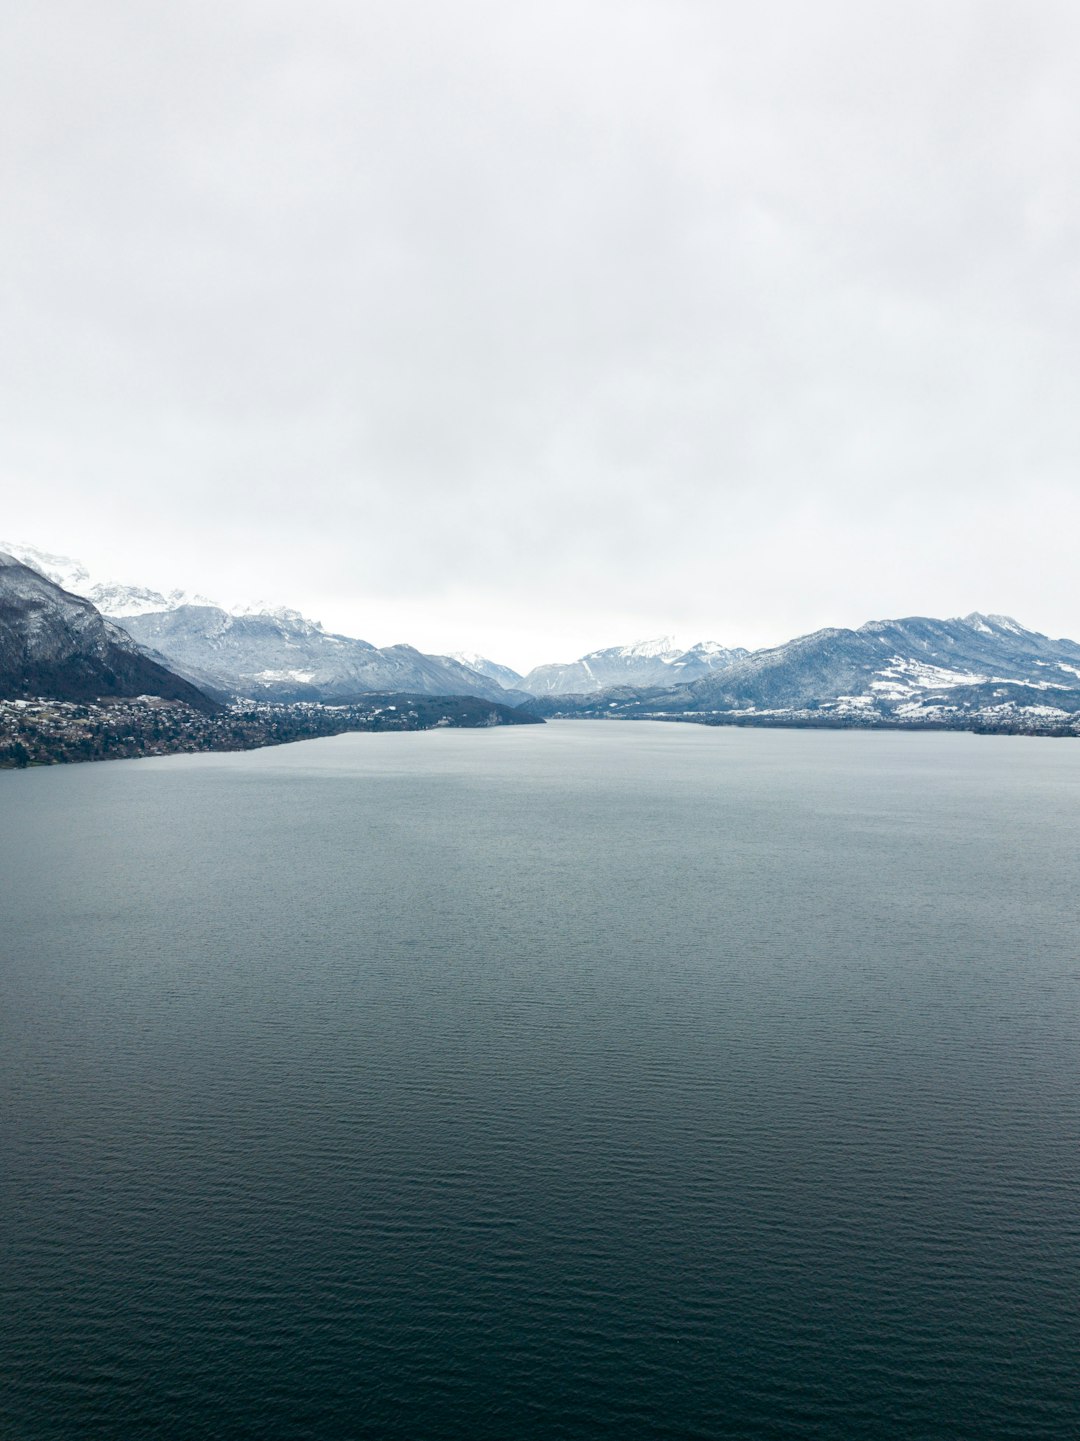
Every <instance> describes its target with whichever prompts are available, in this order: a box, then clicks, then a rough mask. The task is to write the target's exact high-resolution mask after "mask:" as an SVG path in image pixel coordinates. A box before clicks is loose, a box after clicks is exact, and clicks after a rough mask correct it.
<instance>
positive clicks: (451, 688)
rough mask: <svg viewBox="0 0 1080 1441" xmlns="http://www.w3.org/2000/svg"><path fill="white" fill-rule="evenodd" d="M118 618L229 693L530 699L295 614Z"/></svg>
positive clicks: (183, 609) (194, 608)
mask: <svg viewBox="0 0 1080 1441" xmlns="http://www.w3.org/2000/svg"><path fill="white" fill-rule="evenodd" d="M117 619H118V623H119V624H121V625H122V626H123V627H124V629H125V630H126V631H127V632H128V634H129V635H131V636H132V637H133V638H134V639H135V640H137V641H138V642H139V644H140V645H142V646H144V647H145V648H147V649H148V650H152V651H153V652H154V653H155V654H157V655H159V656H161V657H163V658H164V660H165V661H166V662H167V663H168V664H169V665H170V666H172V667H174V668H175V669H176V670H177V671H178V672H179V673H180V674H181V675H185V676H188V677H189V678H190V679H191V680H192V681H193V682H195V683H196V684H199V685H205V686H209V687H211V688H212V689H214V690H215V691H218V692H221V693H224V694H227V695H235V696H244V697H249V698H252V699H263V700H272V701H301V700H307V701H323V702H326V703H328V704H336V703H343V702H346V701H350V700H355V699H357V698H358V697H360V696H363V695H366V694H369V693H371V692H374V691H402V692H411V693H413V694H416V695H440V696H450V695H471V696H477V697H479V698H480V699H482V700H491V701H501V702H503V703H506V704H511V705H513V704H517V703H520V702H524V701H527V700H529V699H530V698H529V696H527V695H526V694H525V693H524V692H516V693H515V692H513V691H511V692H508V691H506V690H505V689H504V688H503V687H502V686H501V685H500V684H499V683H498V681H496V680H492V679H491V678H490V677H488V676H485V675H481V674H479V672H477V671H475V670H471V669H470V668H469V667H467V666H464V665H462V664H461V663H460V661H457V660H454V659H453V658H452V657H450V656H431V655H424V654H422V652H420V651H418V650H415V649H414V648H413V647H412V646H410V645H392V646H384V647H381V648H380V647H377V646H374V645H371V644H370V643H369V642H368V641H365V640H356V639H354V638H352V637H350V636H344V635H334V634H331V633H330V632H328V631H325V630H324V629H323V628H322V626H321V625H320V624H319V623H318V621H312V620H307V619H306V618H305V617H304V616H302V615H301V614H300V613H299V611H295V610H287V609H278V610H275V611H262V612H258V613H254V614H246V615H234V614H231V613H230V612H229V611H226V610H222V609H221V607H220V606H211V605H180V606H177V607H175V608H174V609H172V610H168V611H161V612H155V613H150V614H144V615H129V616H123V617H118V618H117Z"/></svg>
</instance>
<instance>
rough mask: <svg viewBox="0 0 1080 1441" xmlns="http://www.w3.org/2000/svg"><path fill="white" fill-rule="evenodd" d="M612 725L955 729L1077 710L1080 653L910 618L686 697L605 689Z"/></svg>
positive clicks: (811, 641) (790, 651)
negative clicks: (678, 718)
mask: <svg viewBox="0 0 1080 1441" xmlns="http://www.w3.org/2000/svg"><path fill="white" fill-rule="evenodd" d="M598 706H599V708H601V709H603V710H604V711H605V712H606V713H607V714H610V715H619V714H627V715H630V714H634V715H642V714H685V715H694V716H697V717H709V716H715V717H723V716H733V717H740V718H744V719H745V718H750V717H753V716H759V717H771V718H774V719H782V718H784V717H788V718H796V719H801V720H817V721H819V722H820V721H825V720H832V721H859V720H863V721H866V722H873V721H875V720H878V721H880V720H892V721H896V720H901V721H913V722H926V721H934V720H941V721H951V720H954V719H956V718H957V717H963V716H968V717H970V716H974V715H979V716H983V717H985V718H988V719H989V718H992V717H994V716H995V715H996V716H998V717H1002V718H1008V717H1009V716H1010V715H1014V714H1015V715H1022V714H1025V713H1027V714H1031V715H1052V714H1057V715H1062V716H1064V715H1071V714H1073V713H1074V712H1076V711H1078V710H1080V645H1077V643H1076V642H1075V641H1071V640H1052V639H1050V638H1049V637H1047V636H1044V635H1041V634H1039V633H1038V632H1037V631H1031V630H1028V629H1026V627H1024V626H1022V625H1020V624H1019V623H1018V622H1017V621H1015V620H1013V619H1011V617H1008V616H999V615H983V614H980V613H978V612H973V613H972V614H971V615H968V616H964V617H962V618H956V619H953V620H934V619H931V618H928V617H924V616H909V617H907V618H906V619H903V620H881V621H869V622H867V624H866V625H863V626H860V627H859V629H858V630H844V629H828V630H820V631H815V632H814V633H813V634H812V635H806V636H800V637H798V638H797V639H796V640H792V641H788V642H787V643H786V644H785V645H781V646H776V647H773V648H771V649H768V650H761V651H755V652H754V653H753V654H752V655H748V656H745V657H743V658H742V659H740V660H737V661H735V662H734V663H733V664H731V665H730V666H728V667H726V668H725V669H724V670H722V671H719V672H717V673H715V674H712V675H709V676H706V677H703V678H701V679H699V680H696V681H694V682H693V683H692V684H690V685H677V684H676V685H673V686H666V687H663V688H661V687H654V688H653V689H652V690H650V691H640V690H638V691H631V690H629V689H627V688H625V687H624V688H622V689H620V690H615V689H612V690H611V691H610V692H608V694H607V695H606V696H604V697H601V698H600V699H599V701H597V700H595V699H593V698H592V697H590V698H589V699H588V701H586V700H585V699H584V698H582V703H581V704H580V705H579V706H578V707H577V709H578V710H583V709H591V710H592V711H593V712H594V713H595V712H596V711H597V709H598Z"/></svg>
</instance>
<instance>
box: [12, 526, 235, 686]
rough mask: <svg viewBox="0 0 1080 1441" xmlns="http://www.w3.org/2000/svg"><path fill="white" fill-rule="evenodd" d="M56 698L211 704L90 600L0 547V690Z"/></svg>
mask: <svg viewBox="0 0 1080 1441" xmlns="http://www.w3.org/2000/svg"><path fill="white" fill-rule="evenodd" d="M40 695H46V696H57V697H59V698H61V699H64V700H96V699H99V698H101V697H109V698H111V697H119V696H138V695H152V696H160V697H162V698H163V699H166V700H178V701H184V702H186V704H188V705H190V706H192V707H193V708H194V709H195V710H199V711H203V712H213V711H215V710H217V709H218V706H217V705H216V704H215V702H214V701H213V700H212V699H210V698H209V697H208V696H206V695H205V694H203V692H202V691H200V690H199V689H198V688H197V687H196V686H194V685H192V684H191V683H190V682H189V681H187V680H185V679H184V678H183V677H181V676H179V675H175V674H173V672H172V671H170V670H169V669H168V668H167V667H165V666H163V665H161V664H159V663H158V662H157V661H155V660H154V659H153V658H151V657H150V656H148V655H147V654H146V653H145V651H144V650H143V649H142V648H141V647H140V646H139V645H138V644H137V643H136V642H135V641H134V640H132V638H131V637H130V636H129V635H128V634H127V632H126V631H124V630H122V629H121V628H120V627H119V626H118V625H116V624H115V623H114V622H112V621H110V620H107V619H106V618H105V617H104V616H102V615H101V613H100V612H99V611H98V609H97V608H96V607H95V606H94V604H93V603H92V602H91V601H89V600H87V599H85V598H84V597H82V596H78V595H72V594H71V593H69V592H68V591H66V590H63V589H62V588H61V587H60V586H58V585H56V584H55V583H54V582H52V581H50V580H48V579H47V578H46V577H45V576H42V575H40V574H39V573H38V572H37V571H36V570H33V569H31V567H29V566H26V565H23V564H22V563H21V562H20V561H18V560H17V559H16V558H15V557H14V556H12V555H9V554H7V553H6V552H3V551H0V696H2V697H6V698H15V699H17V698H20V697H33V696H40Z"/></svg>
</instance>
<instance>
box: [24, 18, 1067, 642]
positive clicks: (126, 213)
mask: <svg viewBox="0 0 1080 1441" xmlns="http://www.w3.org/2000/svg"><path fill="white" fill-rule="evenodd" d="M0 86H2V106H3V113H2V115H0V131H2V135H0V147H2V164H3V176H2V185H3V189H2V195H3V209H2V219H0V247H2V248H0V278H2V285H3V291H2V303H3V317H2V333H3V343H2V346H0V364H2V366H3V377H2V382H3V383H2V387H0V406H2V414H0V485H2V488H3V521H2V525H0V533H6V535H7V536H9V537H10V538H11V539H12V540H16V541H22V542H25V543H28V544H33V545H38V546H40V547H42V548H44V549H48V550H53V551H60V552H63V553H67V554H72V555H75V556H79V557H81V558H83V559H84V560H86V561H88V562H89V563H90V564H91V565H92V566H93V567H94V568H95V569H96V570H99V571H103V572H107V573H109V574H111V575H113V576H116V577H118V578H120V579H125V580H131V581H141V582H144V583H150V584H155V585H165V586H172V585H181V586H187V587H191V588H192V589H199V590H202V591H205V592H206V593H208V594H210V595H214V596H221V597H223V598H225V599H230V598H238V597H253V596H265V597H268V598H270V599H272V600H275V601H280V602H286V603H289V604H292V605H295V606H297V607H299V608H301V609H303V610H305V611H306V612H307V613H309V614H312V615H314V616H315V617H316V618H318V619H321V620H322V621H323V622H324V623H326V624H327V625H328V626H332V627H333V628H335V629H340V630H344V631H346V632H348V633H351V634H358V635H361V636H363V637H364V638H365V639H368V640H371V641H374V642H376V643H378V644H386V643H389V642H393V641H398V640H408V641H411V642H413V643H414V644H416V645H419V646H421V647H422V648H424V649H428V650H440V651H441V650H450V649H461V648H468V649H476V650H480V651H483V652H485V653H487V654H490V655H492V656H494V657H495V658H496V659H500V660H503V661H506V662H508V663H510V664H513V665H516V666H518V667H519V668H524V667H527V666H529V665H531V664H533V663H535V662H538V661H541V660H555V659H569V658H572V657H573V656H576V655H578V654H580V653H581V652H583V651H585V650H588V649H591V648H593V647H595V646H598V645H603V644H614V643H619V642H623V641H628V640H633V639H635V638H638V637H641V636H649V635H657V634H661V633H664V632H667V631H674V632H676V633H678V634H680V635H683V636H686V637H687V638H688V639H691V640H693V639H698V638H703V637H708V638H711V639H717V640H721V641H723V642H726V643H728V644H742V645H750V646H756V645H763V644H769V643H772V642H776V641H780V640H783V639H786V638H788V637H789V636H791V635H793V634H796V633H799V632H804V631H807V630H811V629H814V628H816V627H818V626H820V625H830V624H836V625H857V624H860V623H861V622H862V621H864V620H866V619H868V618H870V617H879V616H896V615H905V614H912V613H921V614H934V615H954V614H962V613H965V612H967V611H969V610H972V609H982V610H992V611H1004V612H1011V613H1013V614H1015V615H1017V616H1018V617H1019V618H1020V619H1021V620H1023V621H1025V622H1026V623H1027V624H1029V625H1032V626H1034V627H1036V628H1037V629H1040V630H1046V631H1049V632H1051V633H1053V634H1055V635H1057V634H1070V635H1073V636H1080V567H1078V565H1077V563H1076V551H1077V542H1078V537H1080V468H1078V460H1080V313H1078V309H1080V233H1078V232H1080V226H1078V221H1080V182H1078V170H1080V5H1077V4H1075V3H1074V0H1067V3H1055V0H1036V3H1033V0H1016V3H1005V4H1003V3H995V0H982V3H957V0H930V3H919V0H895V3H884V0H881V3H874V0H851V3H847V0H845V3H829V0H814V3H806V0H795V3H769V0H755V3H753V4H748V3H746V0H739V3H723V0H655V3H653V0H642V3H637V0H610V3H608V0H567V3H563V0H542V3H541V0H527V3H526V0H491V3H484V0H432V3H428V0H387V3H372V0H340V3H339V0H304V3H302V4H301V3H299V0H294V3H290V4H279V3H274V0H252V3H243V0H207V3H203V0H131V3H123V0H81V3H57V0H9V3H8V4H7V5H6V6H5V22H4V28H3V44H2V46H0Z"/></svg>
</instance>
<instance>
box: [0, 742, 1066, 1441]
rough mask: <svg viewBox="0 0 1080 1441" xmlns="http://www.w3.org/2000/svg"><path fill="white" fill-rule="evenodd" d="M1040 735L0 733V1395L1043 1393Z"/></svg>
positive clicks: (1053, 1316) (156, 1429)
mask: <svg viewBox="0 0 1080 1441" xmlns="http://www.w3.org/2000/svg"><path fill="white" fill-rule="evenodd" d="M1078 821H1080V743H1076V742H1069V741H1053V740H1026V739H1022V738H990V737H977V736H967V735H933V734H928V735H898V734H884V735H871V734H861V733H852V732H770V731H760V730H759V731H753V730H750V731H746V730H743V731H740V730H711V729H704V728H698V727H693V726H676V725H662V724H621V725H620V724H617V723H612V724H601V723H595V722H594V723H589V722H581V723H572V722H562V723H556V724H550V725H548V726H546V727H542V728H541V727H536V728H529V729H507V730H494V731H486V732H466V731H441V732H434V733H429V734H425V735H351V736H340V737H337V738H335V739H332V740H321V741H313V742H308V743H305V744H302V745H294V746H288V747H283V748H280V749H276V750H267V751H261V752H255V753H249V754H246V755H229V756H222V755H218V756H197V757H181V758H172V759H166V760H148V761H122V762H112V763H108V764H99V765H83V766H70V767H63V768H57V769H52V770H41V771H32V772H26V773H6V774H0V822H2V824H0V848H2V857H0V859H2V868H0V902H2V911H0V915H2V952H3V954H2V960H0V1067H2V1086H3V1111H2V1113H0V1175H2V1180H0V1241H2V1256H0V1259H2V1268H0V1435H2V1436H3V1437H4V1438H5V1441H24V1438H33V1441H38V1438H42V1441H45V1438H50V1441H51V1438H57V1441H60V1438H63V1441H83V1438H110V1441H112V1438H123V1441H127V1438H143V1437H151V1438H153V1437H162V1438H186V1437H192V1438H204V1437H205V1438H229V1441H231V1438H234V1437H237V1438H238V1437H250V1438H259V1441H266V1438H272V1441H277V1438H281V1441H292V1438H311V1441H334V1438H348V1437H358V1438H369V1437H370V1438H395V1441H396V1438H400V1441H429V1438H430V1441H440V1438H470V1441H488V1438H499V1441H502V1438H540V1437H543V1438H563V1437H565V1438H593V1437H597V1438H601V1437H603V1438H607V1437H611V1438H672V1441H675V1438H680V1441H681V1438H694V1437H701V1438H713V1437H725V1438H726V1437H763V1438H769V1437H799V1438H803V1437H811V1438H837V1441H840V1438H844V1441H849V1438H871V1437H872V1438H877V1437H882V1438H916V1437H918V1438H931V1437H950V1438H952V1437H971V1438H979V1441H993V1438H998V1437H1016V1438H1025V1441H1030V1438H1033V1437H1034V1438H1038V1437H1055V1438H1056V1437H1061V1438H1065V1437H1074V1436H1076V1435H1077V1434H1080V1048H1078V1042H1080V958H1078V954H1077V949H1078V933H1077V884H1078V877H1080V854H1078V852H1080V826H1078Z"/></svg>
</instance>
